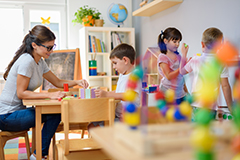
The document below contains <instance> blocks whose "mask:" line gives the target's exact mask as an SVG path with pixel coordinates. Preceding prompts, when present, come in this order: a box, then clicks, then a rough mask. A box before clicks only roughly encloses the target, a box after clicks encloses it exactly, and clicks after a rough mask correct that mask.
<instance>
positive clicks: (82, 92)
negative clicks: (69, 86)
mask: <svg viewBox="0 0 240 160" xmlns="http://www.w3.org/2000/svg"><path fill="white" fill-rule="evenodd" d="M79 97H81V98H82V99H84V98H85V89H83V88H81V89H80V91H79Z"/></svg>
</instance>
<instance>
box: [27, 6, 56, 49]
mask: <svg viewBox="0 0 240 160" xmlns="http://www.w3.org/2000/svg"><path fill="white" fill-rule="evenodd" d="M60 23H61V18H60V11H45V10H30V24H31V28H33V27H34V26H35V25H39V24H40V25H45V26H46V27H49V28H50V29H51V31H53V33H54V34H55V36H56V40H55V44H56V45H57V46H56V49H60V48H59V46H60V41H59V38H60V34H59V31H60V25H59V24H60Z"/></svg>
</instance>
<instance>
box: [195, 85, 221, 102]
mask: <svg viewBox="0 0 240 160" xmlns="http://www.w3.org/2000/svg"><path fill="white" fill-rule="evenodd" d="M216 88H217V87H216V84H212V83H204V84H203V86H202V88H200V90H199V91H198V92H197V94H196V100H197V101H199V102H201V103H202V105H203V106H211V105H212V104H213V103H214V102H215V101H216V100H217V96H218V90H216Z"/></svg>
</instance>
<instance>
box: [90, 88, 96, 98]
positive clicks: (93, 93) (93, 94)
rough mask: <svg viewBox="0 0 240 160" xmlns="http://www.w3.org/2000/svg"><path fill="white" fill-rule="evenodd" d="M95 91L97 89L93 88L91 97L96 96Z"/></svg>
mask: <svg viewBox="0 0 240 160" xmlns="http://www.w3.org/2000/svg"><path fill="white" fill-rule="evenodd" d="M94 91H95V89H91V98H96V96H95V92H94Z"/></svg>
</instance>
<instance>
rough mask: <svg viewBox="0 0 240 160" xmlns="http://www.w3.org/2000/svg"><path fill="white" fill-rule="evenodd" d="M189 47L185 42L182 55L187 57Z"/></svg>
mask: <svg viewBox="0 0 240 160" xmlns="http://www.w3.org/2000/svg"><path fill="white" fill-rule="evenodd" d="M188 49H189V46H188V45H187V44H186V43H183V44H182V47H181V53H182V57H187V52H188Z"/></svg>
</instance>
